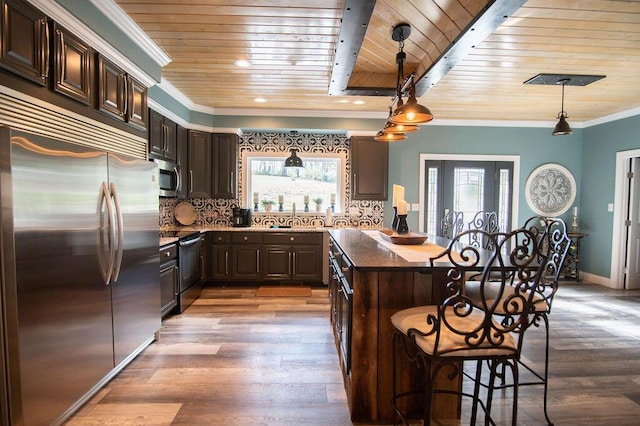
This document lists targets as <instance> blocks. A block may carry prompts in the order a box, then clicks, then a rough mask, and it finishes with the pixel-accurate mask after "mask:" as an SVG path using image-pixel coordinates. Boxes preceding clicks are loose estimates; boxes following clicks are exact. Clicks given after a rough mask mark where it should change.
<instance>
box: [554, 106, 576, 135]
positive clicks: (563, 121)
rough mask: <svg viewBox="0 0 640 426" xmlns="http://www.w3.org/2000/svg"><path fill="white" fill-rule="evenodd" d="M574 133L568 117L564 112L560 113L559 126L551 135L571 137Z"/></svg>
mask: <svg viewBox="0 0 640 426" xmlns="http://www.w3.org/2000/svg"><path fill="white" fill-rule="evenodd" d="M571 133H573V130H572V129H571V126H569V123H567V115H566V114H565V113H564V111H563V112H561V113H560V117H559V119H558V124H556V127H554V128H553V132H551V134H552V135H553V136H562V135H570V134H571Z"/></svg>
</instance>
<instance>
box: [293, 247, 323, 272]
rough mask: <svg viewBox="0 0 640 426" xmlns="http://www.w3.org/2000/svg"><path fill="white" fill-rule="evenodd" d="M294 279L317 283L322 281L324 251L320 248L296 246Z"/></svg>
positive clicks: (294, 252)
mask: <svg viewBox="0 0 640 426" xmlns="http://www.w3.org/2000/svg"><path fill="white" fill-rule="evenodd" d="M291 257H292V264H293V270H292V271H291V275H292V277H293V278H298V279H301V280H307V281H311V280H313V281H315V280H321V279H322V249H321V247H319V246H294V247H293V248H292V255H291Z"/></svg>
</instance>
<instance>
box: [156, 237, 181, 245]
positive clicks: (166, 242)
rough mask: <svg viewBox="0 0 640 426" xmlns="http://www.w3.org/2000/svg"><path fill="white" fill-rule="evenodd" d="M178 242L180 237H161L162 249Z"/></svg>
mask: <svg viewBox="0 0 640 426" xmlns="http://www.w3.org/2000/svg"><path fill="white" fill-rule="evenodd" d="M176 242H178V237H161V238H160V247H162V246H166V245H169V244H174V243H176Z"/></svg>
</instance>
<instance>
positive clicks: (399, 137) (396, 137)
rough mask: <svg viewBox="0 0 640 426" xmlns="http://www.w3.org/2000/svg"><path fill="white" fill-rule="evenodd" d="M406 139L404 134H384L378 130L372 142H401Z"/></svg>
mask: <svg viewBox="0 0 640 426" xmlns="http://www.w3.org/2000/svg"><path fill="white" fill-rule="evenodd" d="M406 138H407V135H405V134H404V133H391V132H389V133H385V132H383V131H382V130H380V131H379V132H378V133H376V135H375V136H374V137H373V140H374V141H378V142H395V141H403V140H405V139H406Z"/></svg>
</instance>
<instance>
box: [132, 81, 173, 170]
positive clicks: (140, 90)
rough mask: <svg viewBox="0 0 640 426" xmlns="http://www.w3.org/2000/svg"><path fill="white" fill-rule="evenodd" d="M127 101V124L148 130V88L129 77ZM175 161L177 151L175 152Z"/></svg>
mask: <svg viewBox="0 0 640 426" xmlns="http://www.w3.org/2000/svg"><path fill="white" fill-rule="evenodd" d="M126 84H127V89H126V94H127V99H126V106H125V110H126V119H127V123H129V124H131V125H134V126H136V127H139V128H141V129H146V128H147V88H146V87H145V86H144V84H142V83H140V82H139V81H138V80H136V79H135V78H133V77H131V76H130V75H127V81H126ZM172 159H173V160H175V159H176V157H175V150H174V151H173V158H172Z"/></svg>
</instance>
